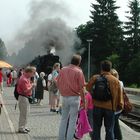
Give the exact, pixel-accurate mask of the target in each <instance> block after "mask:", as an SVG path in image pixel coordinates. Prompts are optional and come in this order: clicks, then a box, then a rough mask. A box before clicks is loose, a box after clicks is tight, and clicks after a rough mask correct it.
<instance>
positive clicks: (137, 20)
mask: <svg viewBox="0 0 140 140" xmlns="http://www.w3.org/2000/svg"><path fill="white" fill-rule="evenodd" d="M129 9H130V11H127V12H126V13H127V14H129V15H128V16H127V19H128V21H127V22H125V26H124V29H125V32H124V34H125V38H126V41H127V49H128V50H129V55H128V56H129V58H130V60H131V59H132V58H133V56H134V54H135V53H137V52H138V51H140V3H139V1H138V0H133V1H130V2H129Z"/></svg>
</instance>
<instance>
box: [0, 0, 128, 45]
mask: <svg viewBox="0 0 140 140" xmlns="http://www.w3.org/2000/svg"><path fill="white" fill-rule="evenodd" d="M56 1H60V2H61V1H62V0H56ZM63 1H65V3H66V4H67V6H68V8H69V10H70V11H71V13H72V16H71V17H70V20H69V25H71V26H72V27H76V26H78V25H80V24H82V23H85V22H86V21H88V20H89V19H90V18H89V15H90V11H89V10H90V5H91V2H95V0H63ZM30 2H31V0H0V13H1V16H0V38H2V39H3V40H4V41H5V43H6V42H7V41H8V40H10V39H11V38H12V37H13V36H14V33H15V32H16V31H17V30H18V29H19V28H21V27H22V25H23V24H24V23H25V22H26V21H27V20H28V18H29V3H30ZM117 5H118V6H120V7H121V8H120V9H119V10H118V15H119V17H120V19H121V20H125V16H124V15H125V13H124V12H125V11H126V10H127V5H128V0H117Z"/></svg>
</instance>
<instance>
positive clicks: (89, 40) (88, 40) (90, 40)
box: [87, 39, 92, 80]
mask: <svg viewBox="0 0 140 140" xmlns="http://www.w3.org/2000/svg"><path fill="white" fill-rule="evenodd" d="M87 42H88V80H89V79H90V43H91V42H92V39H87Z"/></svg>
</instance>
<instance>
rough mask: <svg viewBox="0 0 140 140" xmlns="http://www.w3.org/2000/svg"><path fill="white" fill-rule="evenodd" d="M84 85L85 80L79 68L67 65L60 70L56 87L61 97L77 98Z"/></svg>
mask: <svg viewBox="0 0 140 140" xmlns="http://www.w3.org/2000/svg"><path fill="white" fill-rule="evenodd" d="M84 85H85V78H84V75H83V72H82V70H81V69H80V67H78V66H75V65H72V64H71V65H69V66H67V67H64V68H62V69H61V70H60V72H59V75H58V76H57V86H58V89H59V91H60V93H61V95H62V96H79V95H80V91H81V90H82V88H83V87H84Z"/></svg>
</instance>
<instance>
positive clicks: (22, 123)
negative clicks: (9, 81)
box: [17, 67, 36, 133]
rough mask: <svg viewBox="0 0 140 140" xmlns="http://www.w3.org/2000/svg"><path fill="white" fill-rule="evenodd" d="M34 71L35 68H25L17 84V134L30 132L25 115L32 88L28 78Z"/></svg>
mask: <svg viewBox="0 0 140 140" xmlns="http://www.w3.org/2000/svg"><path fill="white" fill-rule="evenodd" d="M35 71H36V68H35V67H27V68H26V69H25V71H24V74H23V75H22V76H21V77H20V79H19V80H18V83H17V91H18V93H19V97H18V102H19V111H20V115H19V133H28V132H29V131H30V130H29V129H28V128H27V127H26V125H27V114H28V109H29V100H28V97H29V96H31V95H32V89H33V87H34V85H33V84H31V82H30V78H31V77H32V76H33V75H34V73H35Z"/></svg>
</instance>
